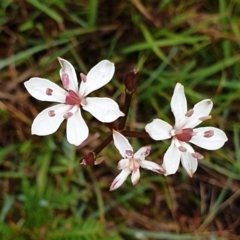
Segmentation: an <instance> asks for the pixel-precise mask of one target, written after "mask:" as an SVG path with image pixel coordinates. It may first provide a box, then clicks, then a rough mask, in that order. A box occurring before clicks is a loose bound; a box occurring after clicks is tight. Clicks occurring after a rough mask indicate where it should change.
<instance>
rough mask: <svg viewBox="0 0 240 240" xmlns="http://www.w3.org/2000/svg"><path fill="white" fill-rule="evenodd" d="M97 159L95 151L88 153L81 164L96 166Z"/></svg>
mask: <svg viewBox="0 0 240 240" xmlns="http://www.w3.org/2000/svg"><path fill="white" fill-rule="evenodd" d="M95 160H96V157H95V154H94V153H93V152H90V153H88V154H87V155H86V156H85V157H84V158H83V159H81V160H80V164H81V165H89V166H91V167H92V166H94V162H95Z"/></svg>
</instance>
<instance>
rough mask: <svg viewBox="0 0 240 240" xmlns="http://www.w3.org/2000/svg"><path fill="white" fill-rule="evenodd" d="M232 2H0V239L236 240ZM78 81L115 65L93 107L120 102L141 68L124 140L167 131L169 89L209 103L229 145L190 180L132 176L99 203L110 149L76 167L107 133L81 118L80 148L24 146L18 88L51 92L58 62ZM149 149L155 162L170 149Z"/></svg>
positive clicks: (235, 11) (32, 111)
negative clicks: (33, 86) (33, 82)
mask: <svg viewBox="0 0 240 240" xmlns="http://www.w3.org/2000/svg"><path fill="white" fill-rule="evenodd" d="M239 43H240V1H239V0H232V1H227V0H211V1H209V0H185V1H181V0H149V1H143V0H141V1H140V0H131V1H130V0H129V1H122V0H120V1H110V0H108V1H107V0H89V1H87V0H81V1H72V0H48V1H47V0H43V1H38V0H26V1H24V0H12V1H11V0H2V1H0V238H1V239H3V240H5V239H14V240H25V239H30V240H32V239H33V240H35V239H38V240H39V239H68V240H70V239H71V240H74V239H86V240H87V239H113V240H115V239H116V240H118V239H141V240H150V239H169V240H174V239H183V240H188V239H211V240H213V239H214V240H215V239H239V235H240V214H239V213H240V199H239V197H240V148H239V147H240V142H239V131H240V124H239V119H240V111H239V110H240V100H239V99H240V98H239V94H240V81H239V77H240V45H239ZM58 56H61V57H62V58H65V59H67V60H68V61H70V62H71V63H72V64H73V66H74V67H75V69H76V72H77V74H78V76H79V74H80V73H81V72H83V73H85V74H86V73H87V72H88V71H89V70H90V68H91V67H92V66H94V65H95V64H96V63H98V62H99V61H100V60H102V59H108V60H110V61H112V62H114V63H115V67H116V72H115V75H114V78H113V80H112V81H111V82H110V83H109V84H107V85H106V86H105V87H104V88H102V89H100V90H99V91H96V92H94V93H92V94H91V96H109V97H112V98H113V99H115V100H116V101H117V102H118V103H119V105H120V107H122V105H123V102H124V85H123V84H122V77H123V75H124V74H125V73H126V72H127V71H129V70H131V69H133V68H137V69H139V72H140V76H139V81H138V86H137V90H136V93H135V94H134V95H133V99H132V104H131V109H130V112H129V117H128V121H127V124H126V129H128V130H136V131H143V130H144V126H145V125H146V124H147V123H149V122H150V121H152V119H153V118H156V117H158V118H161V119H163V120H166V121H168V122H169V123H173V121H174V119H173V115H172V113H171V110H170V104H169V103H170V99H171V96H172V93H173V89H174V87H175V84H176V83H177V82H180V83H182V84H183V85H184V86H185V92H186V96H187V99H188V106H189V108H191V107H193V105H194V104H195V103H197V102H198V101H200V100H202V99H205V98H212V99H213V102H214V108H213V111H212V119H211V120H209V121H207V122H206V123H205V122H204V124H202V125H201V126H204V125H211V126H214V127H218V128H221V129H222V130H224V131H225V132H226V134H227V136H228V138H229V141H228V142H227V143H226V144H225V146H224V147H223V148H221V149H220V150H218V151H206V150H204V149H198V148H197V147H194V148H195V149H196V150H197V151H198V152H200V153H201V154H203V155H204V159H203V160H201V161H200V162H199V167H198V170H197V172H196V173H195V174H194V176H193V178H192V179H190V178H189V177H188V176H187V174H186V172H185V171H184V170H183V169H182V168H181V167H180V169H179V171H178V173H177V174H175V175H172V176H168V177H164V176H161V175H157V174H155V173H152V172H150V171H147V170H141V179H140V181H139V183H138V184H137V185H136V186H135V187H133V186H132V184H131V181H130V179H128V180H127V181H126V182H125V183H124V184H123V185H122V187H120V188H119V189H117V190H116V191H114V192H109V187H110V185H111V182H112V181H113V179H114V178H115V176H116V175H117V174H118V173H119V171H118V170H117V168H116V164H117V162H118V160H120V158H121V157H120V155H119V153H118V151H117V149H116V148H115V147H114V145H113V144H112V143H111V144H110V145H109V146H108V147H107V148H105V149H104V150H103V151H102V152H101V153H100V154H99V157H100V156H103V157H104V159H105V161H104V162H103V163H102V164H100V165H98V166H95V167H92V168H91V167H89V166H80V165H79V160H80V159H81V158H82V157H83V156H85V155H86V154H87V153H88V152H89V151H91V150H93V149H94V148H95V147H96V146H98V144H100V143H101V142H102V141H103V139H104V138H105V137H106V136H107V135H108V134H109V130H108V128H107V127H106V126H104V124H102V123H99V122H97V121H96V120H95V119H94V118H92V117H91V116H90V114H88V113H87V112H83V117H84V119H85V120H86V121H87V123H88V126H89V127H90V136H89V139H88V141H87V142H85V145H84V146H83V145H82V146H80V147H77V148H75V147H74V146H72V145H70V144H69V143H68V142H67V141H66V138H65V123H64V124H62V125H61V127H60V129H59V130H58V131H57V132H56V133H54V134H53V135H51V136H46V137H40V136H32V135H31V132H30V129H31V124H32V121H33V119H34V118H35V116H36V115H37V114H38V112H40V111H42V110H43V109H44V108H46V107H48V106H50V104H49V103H47V102H40V101H38V100H36V99H34V98H32V97H31V96H30V95H29V93H28V92H27V91H26V89H25V88H24V85H23V82H24V81H26V80H28V79H29V78H31V77H33V76H38V77H42V78H47V79H50V80H52V81H54V82H55V83H57V84H59V85H61V81H60V77H59V69H60V65H59V63H58V61H57V57H58ZM130 142H131V144H132V145H133V147H134V149H135V150H137V149H138V148H139V147H140V146H144V145H149V144H150V145H151V146H152V153H151V155H150V156H149V157H148V159H149V160H152V161H156V162H157V163H159V164H161V163H162V158H163V155H164V152H165V151H166V149H167V147H168V146H169V143H170V142H169V141H164V142H155V141H153V140H151V139H144V140H143V139H134V138H132V139H130Z"/></svg>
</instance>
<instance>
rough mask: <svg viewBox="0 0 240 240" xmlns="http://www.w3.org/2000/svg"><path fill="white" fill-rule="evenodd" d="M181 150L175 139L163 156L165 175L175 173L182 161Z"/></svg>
mask: <svg viewBox="0 0 240 240" xmlns="http://www.w3.org/2000/svg"><path fill="white" fill-rule="evenodd" d="M180 156H181V152H180V151H179V150H178V148H177V147H176V145H175V143H174V141H172V142H171V145H170V147H169V148H168V150H167V152H166V153H165V155H164V157H163V164H162V167H163V168H164V169H165V171H166V172H165V174H164V175H165V176H167V175H170V174H174V173H175V172H176V171H177V169H178V167H179V163H180Z"/></svg>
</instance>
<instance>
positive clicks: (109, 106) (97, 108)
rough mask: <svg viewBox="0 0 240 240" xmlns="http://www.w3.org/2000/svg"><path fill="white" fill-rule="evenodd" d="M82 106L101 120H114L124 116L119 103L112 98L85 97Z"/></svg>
mask: <svg viewBox="0 0 240 240" xmlns="http://www.w3.org/2000/svg"><path fill="white" fill-rule="evenodd" d="M85 100H86V101H84V104H82V108H83V109H84V110H86V111H88V112H90V113H91V114H92V115H93V116H94V117H95V118H97V119H98V120H99V121H100V122H104V123H105V122H113V121H115V120H116V119H117V118H119V117H122V116H124V113H122V112H121V111H120V110H119V107H118V104H117V103H116V102H115V101H113V100H112V99H110V98H97V97H89V98H86V99H85Z"/></svg>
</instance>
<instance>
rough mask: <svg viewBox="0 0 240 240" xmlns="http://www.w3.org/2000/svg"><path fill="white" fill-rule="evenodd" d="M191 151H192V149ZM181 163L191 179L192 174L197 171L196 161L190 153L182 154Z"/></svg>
mask: <svg viewBox="0 0 240 240" xmlns="http://www.w3.org/2000/svg"><path fill="white" fill-rule="evenodd" d="M189 146H190V145H189ZM192 151H194V150H193V149H192ZM181 163H182V165H183V167H184V169H185V170H186V171H187V173H188V175H189V176H190V177H192V176H193V173H195V171H196V170H197V166H198V160H197V159H196V158H194V157H193V156H192V154H191V153H190V152H183V153H182V154H181Z"/></svg>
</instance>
